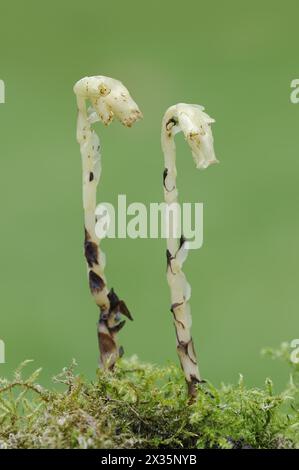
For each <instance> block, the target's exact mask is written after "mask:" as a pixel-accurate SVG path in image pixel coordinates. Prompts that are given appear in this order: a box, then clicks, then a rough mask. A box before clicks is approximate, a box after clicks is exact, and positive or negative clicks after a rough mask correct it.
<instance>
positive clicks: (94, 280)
mask: <svg viewBox="0 0 299 470" xmlns="http://www.w3.org/2000/svg"><path fill="white" fill-rule="evenodd" d="M89 287H90V291H91V293H92V294H94V293H98V292H101V291H102V290H103V289H104V287H105V282H104V281H103V279H102V278H101V276H99V275H98V274H96V273H95V272H94V271H92V270H91V271H89Z"/></svg>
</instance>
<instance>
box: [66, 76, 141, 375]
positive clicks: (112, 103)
mask: <svg viewBox="0 0 299 470" xmlns="http://www.w3.org/2000/svg"><path fill="white" fill-rule="evenodd" d="M74 92H75V94H76V97H77V106H78V121H77V141H78V143H79V144H80V151H81V156H82V170H83V208H84V226H85V239H84V251H85V258H86V262H87V268H88V278H89V287H90V291H91V294H92V296H93V298H94V300H95V302H96V304H97V305H98V307H99V308H100V318H99V323H98V339H99V349H100V359H99V366H100V367H102V368H104V369H109V370H112V369H113V367H114V365H115V362H116V360H117V359H118V357H119V356H120V355H122V353H123V349H122V348H119V347H118V346H117V340H116V336H117V333H118V331H119V330H120V329H121V328H122V327H123V326H124V324H125V321H121V314H122V315H124V316H126V317H127V318H129V319H130V320H132V316H131V314H130V312H129V310H128V308H127V306H126V304H125V302H124V301H123V300H120V299H119V298H118V296H117V295H116V293H115V292H114V290H113V289H111V290H109V289H108V287H107V281H106V277H105V273H104V271H105V256H104V253H103V252H102V250H100V241H101V240H100V239H98V237H97V235H96V232H95V224H96V220H95V209H96V191H97V186H98V183H99V181H100V176H101V153H100V150H101V149H100V140H99V137H98V136H97V134H96V132H95V130H94V129H93V127H92V124H93V123H95V122H97V121H101V122H102V123H104V124H105V125H108V124H110V123H111V122H112V120H113V118H114V117H115V118H117V119H118V120H119V121H120V122H121V123H122V124H123V125H124V126H126V127H131V126H132V124H133V123H134V122H135V121H137V120H138V119H140V118H141V117H142V115H141V112H140V110H139V108H138V106H137V104H136V103H135V102H134V101H133V99H132V98H131V96H130V94H129V92H128V90H127V89H126V88H125V87H124V85H123V84H122V83H121V82H119V81H118V80H114V79H112V78H109V77H104V76H96V77H85V78H82V79H81V80H79V81H78V82H77V83H76V84H75V86H74ZM87 102H89V103H90V105H91V106H90V107H87Z"/></svg>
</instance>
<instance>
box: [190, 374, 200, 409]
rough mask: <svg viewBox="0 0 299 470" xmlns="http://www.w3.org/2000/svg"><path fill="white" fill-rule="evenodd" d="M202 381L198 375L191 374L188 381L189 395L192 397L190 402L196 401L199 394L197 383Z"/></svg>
mask: <svg viewBox="0 0 299 470" xmlns="http://www.w3.org/2000/svg"><path fill="white" fill-rule="evenodd" d="M199 383H200V380H198V378H197V377H195V376H194V375H191V380H190V381H187V387H188V395H189V397H190V403H193V402H194V401H195V398H196V395H197V385H198V384H199Z"/></svg>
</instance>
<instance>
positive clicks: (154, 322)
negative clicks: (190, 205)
mask: <svg viewBox="0 0 299 470" xmlns="http://www.w3.org/2000/svg"><path fill="white" fill-rule="evenodd" d="M0 10H1V11H0V15H1V28H0V64H1V69H0V78H1V79H3V80H4V81H5V83H6V104H2V105H0V129H1V130H0V134H1V138H0V154H1V169H0V174H1V176H0V178H1V185H0V196H1V235H0V237H1V238H0V252H1V273H0V285H1V295H0V308H1V318H0V338H2V339H3V340H4V341H5V343H6V361H7V363H6V364H5V365H0V374H1V375H6V374H8V373H10V372H11V371H12V370H13V369H14V368H15V367H16V366H17V365H18V364H19V363H20V362H21V361H22V360H24V359H27V358H33V359H34V360H35V367H37V366H42V367H43V374H42V381H43V382H44V383H45V384H47V383H49V381H50V378H51V376H52V375H53V374H54V373H56V372H58V371H59V370H60V369H61V368H62V367H63V366H65V365H67V364H69V363H70V361H71V359H72V358H73V357H75V358H76V360H77V362H78V363H79V370H80V371H81V372H82V373H84V374H85V375H86V376H87V377H89V378H92V377H94V374H95V370H96V365H97V356H98V351H97V341H96V320H97V316H98V313H97V309H96V307H95V305H94V303H93V300H92V298H91V296H90V294H89V291H88V286H87V281H86V267H85V263H84V259H83V254H82V240H83V231H82V226H83V214H82V203H81V161H80V153H79V147H78V144H77V142H76V139H75V127H76V104H75V97H74V95H73V91H72V87H73V84H74V83H75V81H77V80H78V79H79V78H81V77H83V76H85V75H97V74H102V75H108V76H112V77H115V78H118V79H120V80H121V81H123V83H124V84H125V85H126V86H127V87H128V88H129V90H130V92H131V93H132V95H133V97H134V98H135V100H136V101H137V102H138V104H139V106H140V108H141V109H142V111H143V113H144V120H143V121H142V122H140V123H138V124H137V125H136V126H134V127H133V128H132V129H131V130H127V129H125V128H123V127H122V126H121V125H120V124H118V123H113V125H111V127H109V128H108V129H106V128H103V126H100V125H98V130H99V133H100V136H101V141H102V146H103V173H102V180H101V184H100V187H99V191H98V200H99V202H100V201H109V202H112V203H115V202H116V200H117V194H126V195H127V199H128V202H129V203H130V202H133V201H140V202H144V203H145V204H149V203H150V202H158V201H160V200H162V197H163V192H162V186H161V173H162V170H163V160H162V153H161V149H160V123H161V118H162V115H163V113H164V111H165V110H166V108H167V107H168V106H170V105H172V104H174V103H176V102H182V101H183V102H192V103H200V104H203V105H205V106H206V110H207V112H208V113H209V114H210V115H211V116H212V117H214V118H215V119H216V124H215V125H214V127H213V131H214V138H215V149H216V154H217V157H218V158H219V160H220V162H221V163H220V165H218V166H213V167H211V168H209V169H208V170H207V171H205V172H198V171H196V170H195V167H194V164H193V161H192V158H191V155H190V152H189V150H188V149H187V146H186V144H185V142H184V141H183V138H182V136H179V137H178V138H177V145H178V174H179V177H178V187H179V191H180V200H181V201H182V202H183V201H192V202H198V201H201V202H203V203H204V246H203V248H202V249H200V250H197V251H193V252H192V253H191V254H190V256H189V258H188V260H187V262H186V264H185V272H186V274H187V277H188V279H189V281H190V283H191V285H192V288H193V291H192V298H191V306H192V312H193V337H194V340H195V343H196V346H197V349H198V354H199V359H200V365H201V372H202V375H203V376H204V377H205V378H207V379H209V380H212V381H213V382H214V383H216V384H218V383H219V382H221V381H225V382H231V381H236V380H237V378H238V374H239V372H242V373H243V374H244V375H245V378H246V381H247V383H248V384H250V385H253V384H256V385H261V384H262V382H263V380H264V378H265V377H266V376H272V378H273V379H274V380H275V383H276V384H277V386H278V387H281V386H282V385H283V384H284V382H285V381H286V380H287V371H286V370H285V369H284V367H283V366H282V365H280V364H276V363H273V362H271V361H270V360H267V359H262V358H261V357H260V350H261V349H262V348H263V347H264V346H278V345H279V344H280V343H281V342H282V341H283V340H291V339H293V338H297V337H299V325H298V304H299V289H298V277H299V264H298V260H299V246H298V241H299V214H298V209H299V199H298V175H299V158H298V151H299V137H298V123H299V105H297V106H296V105H294V104H291V103H290V92H291V89H290V83H291V80H292V79H294V78H299V64H298V26H299V24H298V23H299V20H298V18H299V15H298V14H299V4H298V2H297V1H295V0H294V1H290V0H286V1H284V2H282V3H280V4H278V3H274V2H272V1H260V0H259V1H257V0H254V1H251V2H244V1H237V0H234V1H229V0H228V1H225V2H223V1H211V2H203V1H184V2H178V1H172V2H163V3H162V2H160V1H159V2H158V1H152V2H150V3H145V2H140V1H127V2H115V1H114V2H112V1H110V2H109V1H101V0H98V1H95V0H90V1H89V2H85V3H84V2H79V1H74V0H73V1H64V2H61V1H57V0H52V1H51V2H38V1H30V0H27V1H26V2H16V1H10V2H5V3H4V4H3V3H2V4H1V7H0ZM103 249H104V251H105V252H106V255H107V261H108V262H107V277H108V281H109V285H110V286H113V287H114V288H115V289H116V291H117V292H118V293H119V295H120V296H121V297H123V298H124V299H125V300H126V302H127V304H128V306H129V307H130V309H131V311H132V313H133V315H134V318H135V321H134V322H133V323H132V324H128V325H127V327H126V328H125V329H124V330H123V332H122V334H121V343H122V344H123V345H124V347H125V351H126V355H127V356H130V355H132V354H135V353H136V354H138V356H139V357H140V358H141V359H142V360H143V361H152V362H155V363H158V364H165V363H167V362H169V361H177V358H176V352H175V336H174V331H173V326H172V317H171V314H170V312H169V292H168V286H167V284H166V279H165V241H164V240H130V239H127V240H106V241H104V243H103Z"/></svg>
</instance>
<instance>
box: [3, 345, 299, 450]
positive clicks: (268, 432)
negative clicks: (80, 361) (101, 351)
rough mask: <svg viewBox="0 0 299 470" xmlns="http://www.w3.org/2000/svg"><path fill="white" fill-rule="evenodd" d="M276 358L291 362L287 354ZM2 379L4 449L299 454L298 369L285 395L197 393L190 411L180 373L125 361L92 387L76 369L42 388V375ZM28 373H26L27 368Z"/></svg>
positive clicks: (203, 389)
mask: <svg viewBox="0 0 299 470" xmlns="http://www.w3.org/2000/svg"><path fill="white" fill-rule="evenodd" d="M272 355H276V356H280V357H286V358H288V357H289V356H288V348H287V345H284V346H283V348H282V349H281V350H280V351H279V352H277V353H272ZM25 365H26V363H24V364H22V366H21V367H20V368H19V369H18V370H17V371H16V373H15V375H14V378H13V379H12V381H9V380H6V379H0V448H110V449H111V448H151V449H155V448H299V388H298V385H299V377H298V376H299V368H298V366H294V365H292V371H291V379H290V383H289V384H288V386H287V388H286V390H285V391H284V392H283V393H281V394H279V395H276V394H274V393H273V387H272V382H271V380H269V379H267V380H266V382H265V386H264V387H263V388H262V389H258V388H253V389H249V388H246V386H245V383H244V380H243V378H242V377H240V380H239V383H238V384H236V385H223V386H222V387H221V388H219V389H216V388H215V387H213V386H212V385H211V384H209V383H207V384H204V385H201V386H200V387H199V388H198V396H197V400H196V401H195V402H194V403H193V404H189V403H188V400H187V398H186V388H185V383H184V380H183V378H182V373H181V371H180V370H179V369H178V368H177V367H175V366H169V367H166V368H160V367H156V366H153V365H149V364H141V363H140V362H139V361H138V360H137V359H136V358H132V359H131V360H122V361H121V362H120V363H119V364H118V366H117V368H116V371H115V373H114V374H111V373H103V372H101V371H99V372H98V376H97V378H96V380H95V381H94V382H93V383H88V382H87V381H85V380H84V379H83V378H82V377H81V376H80V375H78V374H77V373H76V370H77V367H76V365H75V363H73V364H72V365H71V366H70V367H68V368H65V369H64V370H63V372H62V373H61V374H59V375H58V376H57V377H55V378H54V382H56V383H57V382H58V383H62V384H63V390H62V391H58V390H55V389H54V390H46V389H44V388H43V387H41V386H40V385H38V384H37V379H38V374H39V371H36V372H35V373H34V374H33V375H31V377H28V378H24V377H23V375H24V366H25ZM25 370H26V369H25Z"/></svg>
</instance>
